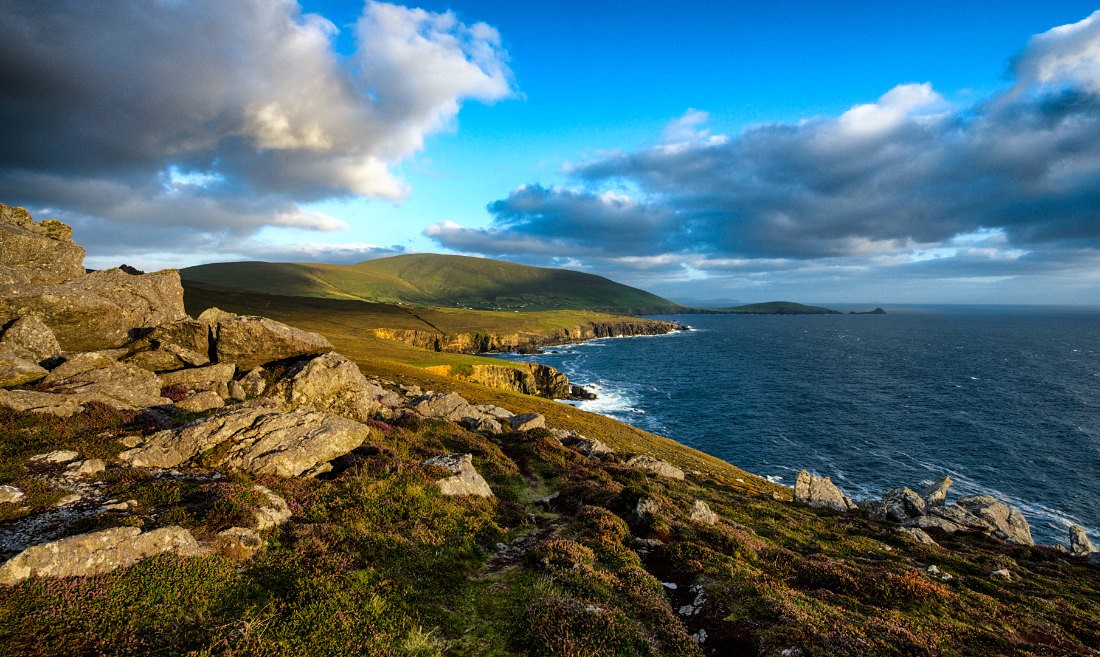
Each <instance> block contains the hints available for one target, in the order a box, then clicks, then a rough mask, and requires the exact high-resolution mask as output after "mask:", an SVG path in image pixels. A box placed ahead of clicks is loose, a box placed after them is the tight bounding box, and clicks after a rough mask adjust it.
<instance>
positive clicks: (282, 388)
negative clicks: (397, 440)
mask: <svg viewBox="0 0 1100 657" xmlns="http://www.w3.org/2000/svg"><path fill="white" fill-rule="evenodd" d="M385 392H386V391H385V390H384V389H382V388H381V387H379V386H376V385H374V384H372V383H370V382H368V381H367V378H366V377H365V376H363V373H362V372H360V371H359V367H358V366H357V365H356V364H355V363H353V362H351V361H350V360H348V359H347V358H345V357H343V356H341V355H340V354H337V353H328V354H324V355H322V356H317V357H316V358H312V359H310V360H309V361H307V362H305V363H302V364H300V365H298V366H297V367H295V368H293V369H292V370H291V371H289V372H287V375H286V376H285V377H284V378H283V379H281V380H280V381H278V382H277V383H276V384H275V386H274V389H273V390H271V391H270V392H269V393H268V394H270V395H271V396H273V397H275V398H277V399H279V400H280V401H282V402H285V403H286V404H287V405H288V406H290V407H292V408H295V407H298V406H306V407H309V408H314V409H317V410H320V411H328V412H330V413H335V414H336V415H340V416H343V417H346V418H349V419H352V420H356V421H358V422H364V421H366V420H368V419H370V418H371V417H373V416H374V414H375V412H376V411H378V410H379V409H380V408H381V404H380V403H379V402H378V399H379V398H380V397H381V396H383V395H384V394H385Z"/></svg>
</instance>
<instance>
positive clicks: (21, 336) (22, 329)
mask: <svg viewBox="0 0 1100 657" xmlns="http://www.w3.org/2000/svg"><path fill="white" fill-rule="evenodd" d="M4 350H10V351H12V352H13V353H16V354H18V355H20V356H23V357H24V358H27V359H29V360H33V361H34V362H36V363H41V362H43V361H46V360H49V359H52V358H56V357H58V356H60V355H61V345H59V344H57V338H56V337H54V334H53V331H51V330H50V327H48V326H46V324H45V323H44V322H43V321H42V320H40V319H38V318H37V317H34V316H30V317H20V318H19V319H17V320H15V321H14V322H11V323H10V324H9V325H8V326H7V328H5V329H4V333H3V335H0V352H3V351H4Z"/></svg>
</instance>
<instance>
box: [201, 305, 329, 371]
mask: <svg viewBox="0 0 1100 657" xmlns="http://www.w3.org/2000/svg"><path fill="white" fill-rule="evenodd" d="M214 344H215V347H214V349H215V353H216V354H217V359H218V362H219V363H236V364H237V366H238V367H240V368H241V369H242V370H250V369H252V368H253V367H256V366H257V365H263V364H264V363H270V362H272V361H276V360H285V359H287V358H297V357H299V356H313V355H316V354H323V353H327V352H329V351H332V344H331V343H330V342H329V341H328V340H327V339H325V338H323V337H321V336H320V335H317V334H316V333H310V332H308V331H303V330H301V329H296V328H294V327H292V326H287V325H286V324H282V323H280V322H276V321H275V320H272V319H268V318H266V317H254V316H235V317H230V318H227V319H221V320H219V321H218V324H217V327H216V328H215V330H214Z"/></svg>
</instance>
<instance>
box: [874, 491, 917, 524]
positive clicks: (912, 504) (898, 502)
mask: <svg viewBox="0 0 1100 657" xmlns="http://www.w3.org/2000/svg"><path fill="white" fill-rule="evenodd" d="M882 503H883V504H885V505H886V518H887V519H888V520H893V521H894V522H902V521H903V520H908V519H909V518H916V517H918V516H922V515H924V512H925V508H926V505H925V503H924V498H923V497H921V496H920V495H918V494H917V493H916V492H915V491H913V490H912V489H910V488H908V487H905V486H903V487H901V488H894V489H891V490H888V491H886V494H885V495H883V496H882Z"/></svg>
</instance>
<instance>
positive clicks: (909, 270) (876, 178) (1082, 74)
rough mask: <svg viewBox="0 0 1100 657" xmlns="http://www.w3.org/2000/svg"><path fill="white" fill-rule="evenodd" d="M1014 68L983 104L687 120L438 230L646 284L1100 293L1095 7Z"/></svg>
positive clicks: (913, 91) (517, 254)
mask: <svg viewBox="0 0 1100 657" xmlns="http://www.w3.org/2000/svg"><path fill="white" fill-rule="evenodd" d="M1012 73H1013V81H1012V84H1011V87H1010V88H1008V89H1006V90H1004V91H1003V92H1001V93H999V94H997V95H995V96H993V97H991V98H988V99H985V100H984V101H983V102H980V103H977V104H974V105H968V106H960V105H956V104H953V103H951V102H949V101H948V100H947V99H945V98H944V97H942V96H941V95H940V94H938V93H937V92H936V91H935V90H934V89H933V87H932V85H931V84H928V83H924V84H902V85H899V86H897V87H895V88H893V89H891V90H889V91H888V92H887V93H885V94H884V95H883V96H882V97H880V98H879V99H878V100H877V101H876V102H874V103H869V104H864V105H857V106H855V107H852V108H851V109H849V110H848V111H847V112H845V113H843V114H841V115H840V116H835V117H818V118H812V119H807V120H804V121H801V122H798V123H795V124H765V125H757V126H754V127H751V128H749V129H746V130H744V131H743V132H741V133H740V134H737V135H734V136H726V135H712V134H711V133H710V132H708V131H707V130H706V129H705V127H704V126H705V123H706V121H707V116H706V114H705V113H703V112H699V111H697V110H689V111H688V112H687V113H686V114H685V115H684V116H683V117H681V118H680V119H677V120H676V121H674V122H673V123H672V124H670V126H669V128H668V129H667V130H666V131H665V134H664V135H663V137H662V138H661V139H660V140H659V141H658V142H657V143H656V145H653V146H650V147H647V148H644V149H641V150H637V151H634V152H617V153H612V154H609V155H605V156H602V157H600V158H599V159H596V160H592V161H589V162H586V163H584V164H581V165H578V166H574V167H572V168H570V169H569V170H568V172H567V173H568V175H569V176H570V178H571V179H572V180H573V182H574V184H572V185H569V186H566V187H546V186H541V185H537V184H533V185H525V186H521V187H519V188H517V189H516V190H514V191H513V192H511V193H510V194H509V195H508V197H507V198H504V199H501V200H498V201H495V202H493V203H491V204H490V205H489V206H488V209H489V212H490V213H491V214H492V216H493V221H492V223H491V224H490V225H489V226H488V227H484V228H464V227H461V226H457V225H454V224H436V225H434V226H431V227H430V228H429V229H428V230H427V232H426V234H427V235H428V236H429V237H431V238H433V239H435V240H436V241H438V242H439V243H440V244H442V245H443V246H446V247H449V248H453V249H456V250H460V251H465V252H473V253H481V254H485V255H491V256H497V257H507V258H512V259H520V260H527V261H532V262H533V261H543V262H553V261H556V260H557V261H560V260H561V259H565V258H579V259H580V260H581V263H582V264H583V265H585V266H587V267H589V268H591V269H593V270H595V271H600V272H605V273H606V272H626V273H625V276H626V277H627V278H628V279H630V280H633V281H635V282H641V283H647V284H650V285H653V284H654V283H655V282H659V281H667V280H672V279H676V278H679V279H682V280H698V279H699V278H707V277H718V278H721V277H726V278H727V279H729V280H730V281H733V282H734V283H736V284H738V285H752V284H755V283H759V282H760V280H761V279H762V278H763V279H767V278H768V277H769V276H770V277H771V280H778V278H777V277H779V274H778V273H777V272H788V275H787V280H788V281H789V282H797V281H800V280H801V281H803V282H805V280H807V279H808V278H809V277H810V276H817V277H818V278H819V279H821V280H825V279H823V278H821V277H822V276H823V275H825V274H830V275H831V276H834V277H835V280H836V281H839V282H843V281H845V280H849V279H852V278H855V277H859V276H864V277H866V276H871V275H873V276H877V277H879V278H880V279H888V278H889V277H891V276H897V277H902V276H904V277H910V278H913V277H916V278H923V277H931V278H935V277H944V278H952V277H953V278H960V279H964V278H965V279H969V280H970V281H971V282H977V281H980V280H982V279H986V280H989V281H1004V280H1006V279H1012V278H1014V277H1018V276H1054V275H1055V274H1056V273H1057V272H1058V271H1065V272H1072V273H1073V274H1074V275H1075V276H1077V275H1080V274H1081V272H1082V271H1084V272H1091V276H1092V284H1093V285H1096V284H1100V280H1097V274H1096V272H1097V270H1098V265H1100V12H1097V13H1094V14H1093V15H1091V16H1089V17H1088V18H1086V19H1085V20H1083V21H1081V22H1079V23H1075V24H1072V25H1066V26H1062V27H1058V28H1055V29H1052V30H1050V31H1048V32H1046V33H1043V34H1040V35H1037V36H1035V37H1033V38H1032V39H1031V40H1030V41H1029V43H1028V44H1027V45H1026V47H1025V48H1024V50H1023V51H1022V52H1021V53H1020V54H1019V55H1018V56H1017V58H1016V59H1015V60H1014V63H1013V67H1012ZM1086 265H1087V266H1086ZM620 275H623V274H621V273H620ZM1086 275H1088V274H1087V273H1086ZM752 276H755V277H756V280H755V281H754V280H753V279H752V278H751V277H752ZM1053 280H1055V279H1053V278H1051V279H1050V281H1053ZM666 289H667V288H666ZM792 289H796V288H792ZM1094 289H1095V288H1094ZM1094 297H1095V293H1094ZM1079 300H1080V299H1079ZM1097 301H1100V299H1097V298H1094V299H1093V300H1092V302H1093V303H1096V302H1097Z"/></svg>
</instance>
